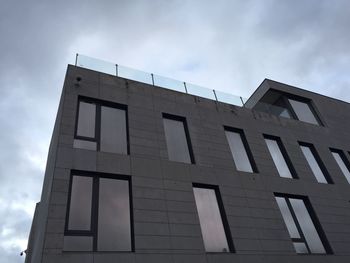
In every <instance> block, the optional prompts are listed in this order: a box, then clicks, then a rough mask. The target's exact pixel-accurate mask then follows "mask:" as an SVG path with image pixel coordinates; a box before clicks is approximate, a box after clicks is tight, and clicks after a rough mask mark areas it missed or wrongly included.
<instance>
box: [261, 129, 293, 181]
mask: <svg viewBox="0 0 350 263" xmlns="http://www.w3.org/2000/svg"><path fill="white" fill-rule="evenodd" d="M263 137H264V139H268V140H274V141H276V142H277V145H278V148H279V149H280V151H281V153H282V156H283V158H284V160H285V162H286V164H287V166H288V169H289V171H290V173H291V175H292V179H299V177H298V174H297V172H296V170H295V168H294V165H293V163H292V161H291V159H290V157H289V155H288V152H287V150H286V148H285V147H284V144H283V142H282V139H281V137H278V136H275V135H270V134H263ZM265 143H266V142H265ZM269 152H270V151H269ZM270 155H271V153H270ZM275 166H276V164H275ZM282 178H283V177H282Z"/></svg>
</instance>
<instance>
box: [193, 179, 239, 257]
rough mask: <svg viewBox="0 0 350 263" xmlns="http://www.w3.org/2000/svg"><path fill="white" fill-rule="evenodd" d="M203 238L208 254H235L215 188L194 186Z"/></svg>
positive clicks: (218, 194)
mask: <svg viewBox="0 0 350 263" xmlns="http://www.w3.org/2000/svg"><path fill="white" fill-rule="evenodd" d="M193 193H194V198H195V201H196V206H197V211H198V216H199V222H200V227H201V231H202V237H203V241H204V247H205V251H206V252H234V248H233V243H232V238H231V234H230V230H229V226H228V223H227V219H226V215H225V211H224V209H223V204H222V201H221V197H220V193H219V189H218V188H217V187H215V186H208V185H202V184H193Z"/></svg>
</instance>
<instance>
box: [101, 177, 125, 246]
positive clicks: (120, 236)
mask: <svg viewBox="0 0 350 263" xmlns="http://www.w3.org/2000/svg"><path fill="white" fill-rule="evenodd" d="M97 240H98V245H97V247H98V250H99V251H130V250H131V232H130V201H129V182H128V181H126V180H115V179H108V178H101V179H100V190H99V205H98V239H97Z"/></svg>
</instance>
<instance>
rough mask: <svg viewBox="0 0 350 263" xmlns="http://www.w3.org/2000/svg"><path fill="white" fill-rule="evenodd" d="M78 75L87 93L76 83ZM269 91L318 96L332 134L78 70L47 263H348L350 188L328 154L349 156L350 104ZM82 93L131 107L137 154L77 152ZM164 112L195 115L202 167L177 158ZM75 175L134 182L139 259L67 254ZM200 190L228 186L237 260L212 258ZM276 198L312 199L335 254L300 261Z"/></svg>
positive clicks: (61, 144) (53, 200)
mask: <svg viewBox="0 0 350 263" xmlns="http://www.w3.org/2000/svg"><path fill="white" fill-rule="evenodd" d="M77 76H80V77H81V78H82V81H81V84H80V87H76V86H75V85H74V83H75V79H76V77H77ZM269 85H271V86H273V88H276V89H281V90H284V91H288V92H290V93H295V94H297V95H300V96H303V97H308V98H311V99H312V100H313V103H314V104H315V105H316V107H317V110H318V111H319V114H320V115H321V117H322V120H323V121H324V122H325V124H326V126H325V127H322V126H315V125H311V124H307V123H302V122H299V121H295V120H289V119H283V118H278V117H275V116H271V115H268V114H265V113H260V112H254V111H252V110H250V109H246V108H240V107H236V106H232V105H228V104H224V103H219V102H215V101H211V100H207V99H202V98H199V97H195V96H192V95H186V94H182V93H179V92H175V91H170V90H166V89H162V88H157V87H152V86H150V85H147V84H142V83H138V82H134V81H130V80H125V79H122V78H117V77H113V76H109V75H106V74H103V73H98V72H94V71H90V70H87V69H82V68H77V67H74V66H69V68H68V71H67V75H66V81H65V86H64V90H63V92H64V95H63V97H64V99H63V102H62V105H63V106H62V118H61V122H60V129H59V135H58V147H57V155H56V158H55V165H54V169H53V183H52V192H51V195H50V201H49V206H48V218H47V225H46V232H45V239H44V245H43V257H42V262H44V263H48V262H50V263H52V262H53V263H58V262H65V263H70V262H74V263H78V262H84V263H92V262H94V263H100V262H135V263H136V262H143V263H145V262H152V263H153V262H174V263H178V262H208V263H209V262H210V263H211V262H254V263H256V262H281V261H284V262H349V259H350V203H349V200H350V191H349V189H350V185H349V184H348V182H347V181H346V178H345V177H344V176H343V175H342V173H341V171H340V169H339V168H338V166H337V164H336V162H335V160H334V159H333V157H332V155H331V153H330V151H329V149H328V148H329V147H333V148H339V149H342V150H344V151H349V150H350V141H349V140H348V136H347V135H348V134H349V132H350V125H349V120H350V105H349V104H347V103H343V102H340V101H337V100H334V99H331V98H327V97H324V96H321V95H318V94H314V93H310V92H306V91H303V90H297V89H293V88H292V87H288V86H286V85H282V84H280V83H277V82H271V83H270V84H269ZM78 95H84V96H88V97H92V98H98V99H101V100H107V101H112V102H117V103H121V104H126V105H128V123H129V140H130V155H128V156H126V155H119V154H112V153H103V152H96V151H88V150H82V149H74V148H73V147H72V145H73V137H74V128H75V118H76V109H77V99H78ZM163 112H166V113H170V114H174V115H179V116H183V117H186V120H187V124H188V129H189V134H190V138H191V143H192V147H193V152H194V156H195V160H196V163H195V164H184V163H178V162H172V161H169V160H168V156H167V148H166V142H165V135H164V128H163V122H162V113H163ZM224 125H226V126H231V127H235V128H240V129H243V130H244V132H245V135H246V138H247V141H248V143H249V146H250V149H251V151H252V154H253V157H254V160H255V162H256V165H257V168H258V170H259V173H253V174H252V173H246V172H239V171H237V170H236V169H235V166H234V163H233V160H232V155H231V152H230V149H229V145H228V143H227V140H226V137H225V133H224V128H223V126H224ZM262 134H270V135H275V136H279V137H281V139H282V141H283V144H284V146H285V148H286V150H287V152H288V155H289V157H290V159H291V161H292V163H293V165H294V167H295V169H296V172H297V174H298V176H299V178H300V179H298V180H295V179H286V178H281V177H279V175H278V172H277V170H276V168H275V166H274V163H273V161H272V158H271V156H270V154H269V152H268V149H267V147H266V144H265V141H264V138H263V136H262ZM298 141H304V142H309V143H313V144H314V146H315V147H316V149H317V151H318V153H319V155H320V156H321V159H322V160H323V162H324V164H325V166H326V167H327V169H328V171H329V173H330V175H331V177H332V179H333V181H334V184H333V185H328V184H319V183H317V181H316V179H315V178H314V176H313V174H312V172H311V170H310V168H309V167H308V165H307V163H306V160H305V159H304V156H303V155H302V152H301V150H300V147H299V145H298ZM54 150H55V149H51V150H50V151H54ZM346 155H347V157H348V158H349V154H348V152H346ZM71 169H77V170H83V171H97V172H106V173H113V174H125V175H130V176H131V178H132V179H131V180H132V196H133V200H132V201H133V217H134V220H133V221H134V222H133V224H134V238H135V252H132V253H125V252H124V253H112V252H109V253H103V252H95V253H92V252H91V253H90V252H84V253H79V252H62V247H63V233H64V224H65V218H66V209H67V208H66V207H67V197H68V187H69V178H70V171H71ZM193 182H196V183H205V184H212V185H218V186H219V188H220V192H221V195H222V199H223V204H224V207H225V211H226V214H227V217H228V222H229V226H230V229H231V234H232V238H233V243H234V246H235V250H236V252H235V253H206V252H205V250H204V245H203V240H202V237H201V230H200V225H199V219H198V215H197V210H196V205H195V201H194V196H193V190H192V183H193ZM44 187H45V188H47V186H44ZM49 189H50V188H49ZM45 190H47V189H44V191H45ZM274 192H280V193H289V194H298V195H305V196H308V197H309V199H310V201H311V203H312V206H313V208H314V210H315V212H316V214H317V217H318V219H319V221H320V223H321V225H322V228H323V230H324V232H325V234H326V237H327V239H328V241H329V243H330V245H331V247H332V249H333V252H334V255H297V254H296V253H295V250H294V248H293V244H292V242H291V239H290V237H289V234H288V232H287V229H286V226H285V224H284V222H283V219H282V216H281V213H280V211H279V209H278V206H277V204H276V201H275V198H274V195H273V193H274ZM33 262H34V261H33Z"/></svg>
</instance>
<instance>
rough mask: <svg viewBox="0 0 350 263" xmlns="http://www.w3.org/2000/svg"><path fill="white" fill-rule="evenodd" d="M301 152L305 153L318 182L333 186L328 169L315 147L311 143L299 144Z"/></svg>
mask: <svg viewBox="0 0 350 263" xmlns="http://www.w3.org/2000/svg"><path fill="white" fill-rule="evenodd" d="M299 145H300V148H301V151H302V152H303V154H304V156H305V158H306V160H307V162H308V164H309V166H310V168H311V170H312V173H313V174H314V176H315V177H316V180H317V182H319V183H324V184H327V183H328V184H332V183H333V181H332V179H331V177H330V176H329V174H328V171H327V169H326V167H325V166H324V164H323V162H322V160H321V158H320V156H319V155H318V153H317V151H316V149H315V147H314V146H313V145H312V144H310V143H304V142H299Z"/></svg>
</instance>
